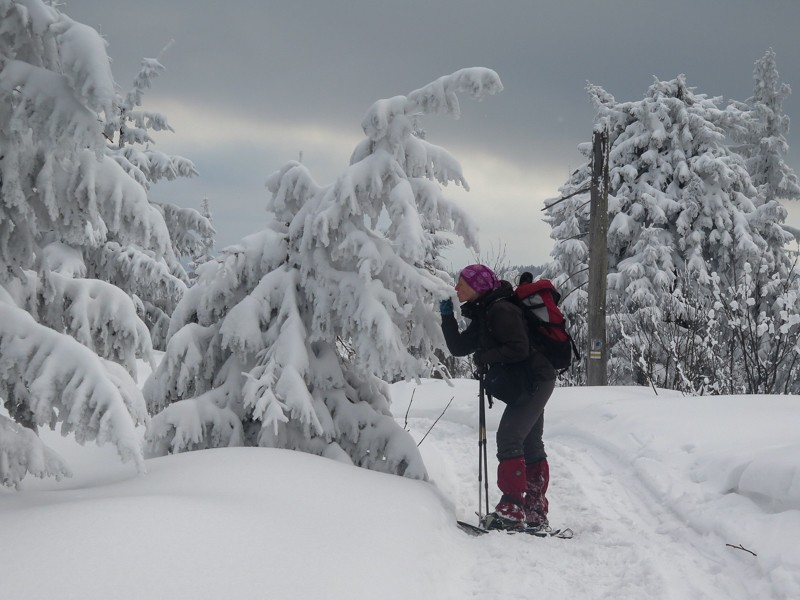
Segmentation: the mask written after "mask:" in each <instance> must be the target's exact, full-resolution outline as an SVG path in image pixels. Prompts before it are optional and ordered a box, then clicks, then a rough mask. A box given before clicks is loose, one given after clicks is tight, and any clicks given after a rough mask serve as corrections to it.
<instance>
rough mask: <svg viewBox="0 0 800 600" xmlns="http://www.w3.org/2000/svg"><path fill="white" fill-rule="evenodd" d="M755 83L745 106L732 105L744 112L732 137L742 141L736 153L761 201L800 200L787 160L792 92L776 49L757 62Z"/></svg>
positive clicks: (736, 123) (792, 172)
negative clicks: (788, 101)
mask: <svg viewBox="0 0 800 600" xmlns="http://www.w3.org/2000/svg"><path fill="white" fill-rule="evenodd" d="M753 80H754V81H755V86H754V87H755V90H754V92H753V96H752V97H750V98H748V99H747V101H746V102H744V103H741V102H734V103H732V106H733V107H734V108H736V109H739V110H741V111H742V113H743V116H742V117H740V118H738V119H736V121H735V124H734V126H733V127H731V133H732V135H733V136H734V138H735V139H736V140H737V141H738V142H740V145H739V146H737V147H736V148H735V150H736V152H738V153H739V154H741V155H742V156H744V158H745V164H746V166H747V170H748V172H749V173H750V178H751V180H752V182H753V185H755V186H756V189H757V190H758V193H759V198H760V199H761V202H763V203H768V202H771V201H773V200H777V199H783V200H800V183H798V180H797V175H796V174H795V173H794V171H793V169H792V168H791V167H790V166H789V165H787V164H786V161H785V157H786V154H787V153H788V151H789V144H788V142H787V140H786V137H787V136H788V135H789V124H790V119H789V116H788V115H786V114H785V113H784V112H783V102H784V101H785V100H786V98H787V97H788V96H789V94H791V92H792V90H791V88H790V87H789V85H788V84H786V83H780V76H779V74H778V65H777V60H776V54H775V51H774V50H772V48H770V49H769V50H767V52H766V54H764V56H763V57H762V58H760V59H759V60H757V61H756V63H755V67H754V69H753Z"/></svg>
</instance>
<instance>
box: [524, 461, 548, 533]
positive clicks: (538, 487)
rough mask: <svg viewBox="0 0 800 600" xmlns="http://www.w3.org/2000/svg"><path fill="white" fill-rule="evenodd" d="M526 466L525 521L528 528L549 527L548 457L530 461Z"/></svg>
mask: <svg viewBox="0 0 800 600" xmlns="http://www.w3.org/2000/svg"><path fill="white" fill-rule="evenodd" d="M525 467H526V475H527V477H526V489H525V504H524V505H523V506H524V508H525V521H526V526H527V529H542V528H545V527H547V526H548V525H549V524H548V522H547V509H548V508H549V503H548V501H547V496H546V495H545V494H546V493H547V486H548V485H549V484H550V465H549V464H548V463H547V459H546V458H545V459H542V460H540V461H538V462H534V463H528V464H526V465H525Z"/></svg>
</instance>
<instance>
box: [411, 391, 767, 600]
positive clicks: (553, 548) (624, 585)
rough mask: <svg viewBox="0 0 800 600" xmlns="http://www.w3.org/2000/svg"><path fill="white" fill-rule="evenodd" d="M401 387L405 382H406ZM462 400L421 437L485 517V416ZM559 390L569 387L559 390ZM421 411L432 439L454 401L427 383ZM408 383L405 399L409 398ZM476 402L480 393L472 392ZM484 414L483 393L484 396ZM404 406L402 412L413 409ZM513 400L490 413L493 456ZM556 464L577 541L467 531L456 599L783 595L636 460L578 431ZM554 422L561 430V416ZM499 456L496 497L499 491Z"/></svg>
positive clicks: (553, 451)
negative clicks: (481, 457) (650, 483)
mask: <svg viewBox="0 0 800 600" xmlns="http://www.w3.org/2000/svg"><path fill="white" fill-rule="evenodd" d="M398 391H399V390H398ZM463 393H464V390H463V388H456V389H455V390H453V394H454V395H456V397H457V400H458V399H460V400H461V401H460V402H458V401H457V402H454V404H453V405H452V406H451V408H450V409H448V411H447V412H446V413H445V414H444V416H443V417H442V418H441V419H440V420H439V422H438V423H437V424H436V425H435V427H434V428H433V430H431V431H430V433H429V434H428V437H427V438H426V439H425V441H424V443H423V444H422V445H421V446H420V449H421V450H422V453H423V457H424V459H425V462H426V464H427V465H428V469H429V472H430V476H431V479H432V480H433V481H434V482H435V484H436V485H437V486H438V487H439V489H440V490H441V491H442V493H443V495H444V496H446V497H447V498H450V499H451V500H452V501H453V502H454V504H455V512H456V515H457V517H458V518H459V519H461V520H464V521H467V522H470V523H476V522H477V517H476V516H475V510H476V508H477V506H478V481H477V472H478V471H477V469H478V445H477V422H473V423H469V420H470V418H471V417H472V413H473V411H472V410H471V409H470V407H469V406H468V405H467V404H465V402H464V400H465V398H463ZM556 393H558V390H557V392H556ZM417 395H418V396H419V397H418V398H417V399H416V400H415V401H414V402H413V403H412V407H411V410H410V411H409V417H408V424H407V428H408V429H409V431H410V432H411V433H412V435H413V436H414V438H415V439H417V440H420V439H422V437H423V436H424V435H425V434H426V432H428V429H429V428H430V427H431V425H432V423H433V421H434V420H435V419H436V418H437V417H438V416H439V415H440V414H441V410H442V408H443V407H442V406H440V405H439V404H438V403H437V405H436V406H435V407H432V406H425V404H424V403H425V399H424V397H423V396H424V393H423V394H420V393H419V392H417ZM397 399H398V398H397V393H396V395H395V401H397ZM466 400H467V402H469V398H468V397H467V398H466ZM472 402H473V403H474V405H475V410H474V414H475V415H477V408H476V407H477V398H473V399H472ZM400 408H402V407H395V411H396V412H395V414H396V415H400V416H401V418H400V420H401V422H402V423H405V417H402V415H403V414H404V413H405V410H406V408H407V404H406V408H403V410H400ZM501 411H502V405H500V406H496V407H495V408H494V409H493V410H491V411H489V413H488V417H487V425H488V435H489V455H490V457H492V456H493V453H494V446H495V442H494V432H495V431H496V427H497V421H498V420H499V416H500V414H501ZM548 425H549V424H547V423H546V425H545V443H546V444H547V451H548V454H549V458H548V460H549V461H550V464H551V473H552V479H551V488H550V491H549V493H548V497H549V498H550V503H551V512H550V521H551V524H552V525H553V526H554V527H570V528H572V529H573V530H574V531H575V538H574V539H573V540H569V541H568V540H559V539H553V538H548V539H540V538H531V537H530V536H509V535H506V534H504V533H501V532H498V533H492V534H490V535H486V536H481V537H480V538H474V537H470V536H467V535H464V540H463V541H462V542H461V546H462V547H461V548H460V550H461V553H460V556H461V557H462V560H464V564H463V571H462V575H461V581H458V582H453V589H452V590H451V591H452V592H453V595H452V597H453V598H468V597H475V598H497V599H500V598H504V599H505V598H520V599H522V598H534V597H542V598H548V599H560V598H564V599H567V598H570V599H574V598H581V599H586V598H636V599H640V598H664V599H676V600H678V599H680V600H683V599H686V598H725V599H732V600H735V599H742V600H744V599H748V600H749V599H752V598H773V597H777V596H775V593H774V592H773V591H772V590H771V587H770V585H769V583H768V581H766V580H765V579H764V576H763V574H761V573H759V572H758V569H757V568H756V567H755V565H754V563H753V561H752V560H748V558H749V557H748V556H747V555H746V554H745V553H741V554H742V555H743V556H740V555H738V554H736V552H741V551H735V550H731V549H730V548H729V547H727V546H726V545H725V541H724V540H721V539H719V537H717V536H715V535H700V534H698V533H697V532H695V531H694V530H692V529H690V528H689V527H687V525H686V524H685V523H683V522H682V521H681V520H680V519H679V517H678V516H677V515H676V514H674V513H673V512H672V511H671V510H669V509H668V508H666V507H665V506H664V505H663V504H662V503H661V502H660V501H659V499H658V498H655V497H654V496H653V494H652V492H650V491H649V490H648V489H647V487H646V486H645V485H644V484H643V483H642V482H641V481H640V480H639V479H637V477H636V476H635V475H634V474H633V472H632V470H631V469H630V466H629V465H625V464H623V463H622V462H620V461H619V460H618V459H617V458H616V457H615V456H614V455H613V454H612V453H609V452H607V451H605V450H603V449H601V448H600V447H599V446H598V445H596V444H593V443H592V441H591V439H584V438H582V437H580V436H577V435H574V434H557V435H554V436H548ZM554 429H556V430H557V429H558V428H557V427H556V428H554ZM496 464H497V463H496V461H493V460H492V458H490V460H489V479H490V506H493V505H494V503H495V502H497V500H498V499H499V498H498V492H497V490H496V486H495V485H494V480H495V475H494V472H493V468H494V467H495V466H496Z"/></svg>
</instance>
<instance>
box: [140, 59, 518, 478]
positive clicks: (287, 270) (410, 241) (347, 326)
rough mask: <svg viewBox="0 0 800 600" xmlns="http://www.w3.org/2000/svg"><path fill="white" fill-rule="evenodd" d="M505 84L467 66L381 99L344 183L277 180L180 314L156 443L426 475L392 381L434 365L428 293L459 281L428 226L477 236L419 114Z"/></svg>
mask: <svg viewBox="0 0 800 600" xmlns="http://www.w3.org/2000/svg"><path fill="white" fill-rule="evenodd" d="M500 89H502V86H501V84H500V81H499V79H498V77H497V75H496V74H495V73H494V72H493V71H490V70H487V69H465V70H462V71H458V72H456V73H454V74H452V75H449V76H446V77H442V78H440V79H439V80H437V81H435V82H433V83H431V84H429V85H427V86H425V87H423V88H421V89H419V90H416V91H414V92H412V93H411V94H409V95H408V96H396V97H394V98H390V99H386V100H379V101H378V102H376V103H375V104H374V105H373V106H372V107H371V108H370V110H369V111H368V113H367V115H366V117H365V118H364V120H363V122H362V127H363V130H364V133H365V134H366V138H365V139H364V141H363V142H362V143H361V144H359V145H358V146H357V147H356V149H355V151H354V152H353V154H352V157H351V161H350V166H349V167H347V168H346V169H345V170H344V171H343V172H342V173H341V175H339V177H338V178H337V179H336V181H335V182H334V183H332V184H329V185H319V184H317V183H316V182H315V181H314V180H313V178H312V177H311V174H310V173H309V171H308V170H307V169H306V167H305V166H303V165H302V164H299V163H296V162H292V163H288V164H286V165H285V166H284V167H283V168H282V169H280V170H279V171H278V172H276V173H275V174H273V175H272V176H271V177H270V178H269V181H268V188H269V190H270V192H271V194H272V196H271V199H270V201H269V207H268V208H269V213H270V215H271V216H272V219H271V221H270V223H269V224H268V226H267V227H266V228H265V229H263V230H262V231H261V232H259V233H256V234H254V235H251V236H248V237H246V238H244V239H243V240H242V241H241V242H240V243H239V244H237V245H234V246H231V247H228V248H226V249H224V250H223V251H222V253H221V256H220V257H219V258H218V260H216V261H213V262H210V263H207V264H206V265H204V266H203V268H202V269H201V270H200V272H199V278H198V281H197V283H196V284H195V285H194V286H193V287H192V288H190V289H189V291H188V292H187V294H186V295H185V296H184V298H183V300H182V301H181V303H180V304H179V306H178V308H177V310H176V311H175V314H174V315H173V318H172V322H171V325H170V339H169V343H168V345H167V353H166V355H165V357H164V360H163V361H162V363H161V365H160V366H159V369H158V370H157V371H156V372H155V373H154V374H153V375H152V376H151V378H150V379H149V380H148V381H147V383H146V385H145V389H144V391H145V396H146V399H147V401H148V403H149V407H150V409H151V410H152V411H154V412H156V411H161V412H159V414H157V415H156V416H155V417H154V418H153V420H152V424H151V427H150V429H149V432H148V439H149V440H150V444H151V445H150V449H151V451H152V452H154V453H156V454H163V453H165V452H179V451H183V450H191V449H195V448H206V447H212V446H225V445H240V444H248V445H260V446H267V447H280V448H290V449H295V450H301V451H305V452H310V453H314V454H318V455H322V456H328V457H331V458H336V459H339V460H342V461H345V462H348V463H353V464H356V465H359V466H363V467H367V468H370V469H376V470H381V471H386V472H392V473H398V474H402V475H405V476H408V477H414V478H424V477H426V473H425V468H424V466H423V464H422V461H421V459H420V456H419V454H418V452H417V449H416V447H415V445H414V443H413V442H412V440H411V439H410V437H409V436H408V434H407V433H406V432H404V431H403V430H402V429H401V428H400V427H399V426H398V425H397V424H396V422H395V421H394V419H393V418H392V416H391V413H390V410H389V401H390V398H389V389H388V386H387V384H386V383H385V381H386V380H390V381H391V380H394V379H397V378H404V377H415V376H419V375H423V374H425V373H426V368H427V367H426V362H427V361H426V357H429V356H431V355H432V352H433V350H434V349H435V348H440V347H443V340H442V336H441V330H440V327H439V317H438V315H437V314H436V313H435V312H434V311H433V310H432V304H433V302H434V301H436V300H438V299H441V298H444V297H448V296H450V295H452V288H451V287H450V286H449V285H448V284H447V283H445V281H444V280H443V279H441V278H440V277H439V276H438V274H437V272H436V270H435V267H434V266H433V265H432V264H430V262H429V261H430V258H431V256H433V255H434V253H435V250H436V248H435V244H436V238H435V237H434V236H431V235H430V233H429V232H430V230H450V231H454V232H455V233H457V234H459V235H461V236H462V237H463V238H464V240H465V243H466V244H467V245H468V246H469V247H476V243H477V241H476V228H475V226H474V224H473V223H472V222H471V220H470V219H469V218H468V217H467V216H466V214H465V213H464V212H463V211H462V210H460V209H459V208H458V207H457V206H456V205H455V204H454V203H453V202H451V201H449V200H447V199H446V198H445V197H444V196H443V193H442V189H441V187H440V186H441V185H445V184H448V183H455V184H458V185H463V186H465V187H466V181H465V180H464V177H463V175H462V173H461V167H460V166H459V164H458V162H457V161H456V160H455V158H454V157H453V156H452V155H450V154H449V153H448V152H446V151H445V150H444V149H442V148H440V147H438V146H435V145H433V144H431V143H430V142H428V141H427V140H425V139H423V137H421V136H418V135H413V133H412V132H413V131H414V129H415V128H414V126H413V123H414V120H415V119H417V118H419V117H420V116H423V115H432V114H449V115H454V116H458V114H459V105H458V98H457V95H458V94H460V93H468V94H471V95H473V96H475V97H478V98H480V97H482V96H484V95H486V94H492V93H495V92H497V91H499V90H500ZM382 216H383V218H385V219H388V227H382V226H381V225H380V224H379V220H381V218H382ZM343 346H344V347H347V348H349V349H350V354H349V356H348V358H347V360H345V359H344V358H343V357H342V352H341V348H342V347H343Z"/></svg>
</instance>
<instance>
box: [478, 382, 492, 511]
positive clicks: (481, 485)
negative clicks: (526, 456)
mask: <svg viewBox="0 0 800 600" xmlns="http://www.w3.org/2000/svg"><path fill="white" fill-rule="evenodd" d="M478 390H479V396H480V406H479V408H478V521H479V523H480V525H481V526H483V523H484V521H485V520H486V516H487V515H488V514H489V462H488V457H487V450H486V394H485V390H484V388H483V371H480V372H479V373H478ZM484 489H485V491H486V500H485V502H486V512H481V511H482V510H483V504H484V499H483V491H484Z"/></svg>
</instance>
